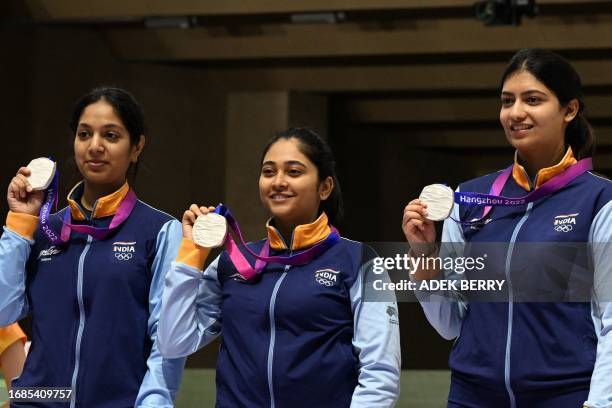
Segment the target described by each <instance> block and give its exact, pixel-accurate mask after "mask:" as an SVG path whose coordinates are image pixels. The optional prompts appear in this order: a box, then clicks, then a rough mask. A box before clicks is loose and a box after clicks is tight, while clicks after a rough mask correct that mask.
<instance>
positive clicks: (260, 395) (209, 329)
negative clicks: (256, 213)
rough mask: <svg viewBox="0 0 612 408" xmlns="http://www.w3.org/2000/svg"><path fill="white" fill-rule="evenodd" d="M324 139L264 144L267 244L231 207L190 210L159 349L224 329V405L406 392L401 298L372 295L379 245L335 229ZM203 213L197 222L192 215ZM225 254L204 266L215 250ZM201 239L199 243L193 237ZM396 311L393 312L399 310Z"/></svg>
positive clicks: (292, 136) (337, 199)
mask: <svg viewBox="0 0 612 408" xmlns="http://www.w3.org/2000/svg"><path fill="white" fill-rule="evenodd" d="M334 167H335V164H334V158H333V156H332V153H331V150H330V148H329V146H328V145H327V144H326V143H325V142H324V141H323V140H322V139H321V138H320V137H319V136H317V135H316V134H315V133H314V132H312V131H311V130H309V129H305V128H292V129H289V130H287V131H286V132H283V133H281V134H280V135H279V136H277V137H275V138H274V139H273V140H272V141H271V142H270V143H269V144H268V145H267V146H266V147H265V149H264V153H263V155H262V161H261V173H260V175H259V192H260V199H261V202H262V204H263V205H264V207H266V209H267V210H268V211H269V212H270V214H271V216H272V218H271V219H270V220H269V221H268V223H267V224H266V229H267V237H268V238H267V239H264V240H261V241H257V242H252V243H249V244H246V245H245V246H242V247H241V248H240V249H239V248H238V247H237V245H236V242H235V241H234V239H233V238H232V236H231V234H227V233H226V224H227V226H229V228H231V229H232V230H234V232H235V233H236V234H237V236H238V237H239V239H240V243H243V242H244V241H243V239H242V237H241V235H240V229H239V227H238V224H237V223H236V221H235V219H234V218H233V216H232V214H231V212H230V211H229V210H228V209H227V208H225V207H224V206H222V205H219V206H218V207H217V208H213V207H200V206H197V205H195V204H194V205H192V206H191V207H190V208H189V210H187V211H186V212H185V214H184V216H183V244H182V246H181V250H180V251H179V255H178V257H177V260H176V262H175V263H174V264H173V267H172V270H171V271H170V273H169V274H168V277H167V278H166V287H165V289H164V295H163V300H162V312H161V317H160V325H159V342H160V350H161V352H162V354H163V355H165V356H166V357H169V358H174V357H182V356H187V355H189V354H191V353H194V352H195V351H197V350H198V349H200V348H201V347H204V346H205V345H206V344H208V343H209V342H210V341H212V340H213V339H214V338H216V337H217V336H219V335H222V343H221V349H220V352H219V358H218V362H217V380H216V382H217V405H216V406H217V407H220V408H222V407H232V408H235V407H270V406H272V407H293V408H295V407H319V408H322V407H330V408H332V407H333V408H337V407H349V406H351V407H391V406H393V405H394V404H395V402H396V399H397V397H398V394H399V376H400V348H399V347H400V346H399V330H398V329H399V328H398V321H397V318H396V317H393V318H391V317H390V315H389V314H388V313H389V310H392V311H394V312H396V310H397V309H396V304H395V302H367V301H366V300H365V299H363V298H362V291H361V279H362V275H363V273H364V269H365V268H367V265H368V261H369V260H370V259H371V258H372V256H373V253H372V252H373V251H372V250H371V249H368V248H367V247H365V246H364V245H363V244H361V243H359V242H354V241H350V240H347V239H345V238H340V236H339V233H338V231H337V230H336V229H335V227H333V224H334V223H335V222H336V221H337V218H338V215H339V213H340V211H341V196H340V188H339V184H338V180H337V178H336V175H335V169H334ZM196 220H197V221H196ZM224 240H225V241H226V242H225V243H226V245H227V248H228V249H227V251H223V252H222V254H221V255H220V256H219V257H218V258H217V259H215V260H214V261H213V262H212V263H211V264H210V265H209V266H208V267H207V268H206V270H205V271H204V272H202V269H203V266H204V262H205V259H206V257H207V255H208V253H209V251H210V247H213V246H220V245H222V244H223V242H224ZM194 241H195V243H194ZM395 315H396V313H395Z"/></svg>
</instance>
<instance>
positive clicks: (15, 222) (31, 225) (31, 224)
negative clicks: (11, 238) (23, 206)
mask: <svg viewBox="0 0 612 408" xmlns="http://www.w3.org/2000/svg"><path fill="white" fill-rule="evenodd" d="M6 227H7V228H8V229H10V230H11V231H13V232H15V233H17V234H19V235H21V236H22V237H24V238H26V239H29V240H33V239H34V232H35V231H36V229H37V228H38V217H37V216H36V215H32V214H26V213H20V212H13V211H9V213H8V215H7V216H6Z"/></svg>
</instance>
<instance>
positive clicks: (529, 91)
mask: <svg viewBox="0 0 612 408" xmlns="http://www.w3.org/2000/svg"><path fill="white" fill-rule="evenodd" d="M534 93H537V94H541V95H546V93H545V92H542V91H540V90H537V89H530V90H528V91H525V92H523V93H521V95H529V94H534ZM501 94H502V96H504V95H508V96H514V94H513V93H512V92H508V91H503V92H502V93H501Z"/></svg>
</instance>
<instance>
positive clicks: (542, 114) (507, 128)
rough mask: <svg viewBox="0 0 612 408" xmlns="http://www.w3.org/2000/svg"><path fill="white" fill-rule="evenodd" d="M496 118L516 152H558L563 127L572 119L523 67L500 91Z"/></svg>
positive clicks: (563, 135)
mask: <svg viewBox="0 0 612 408" xmlns="http://www.w3.org/2000/svg"><path fill="white" fill-rule="evenodd" d="M501 102H502V106H501V110H500V113H499V120H500V122H501V124H502V126H503V128H504V132H505V134H506V138H507V139H508V142H509V143H510V144H511V145H512V146H513V147H514V148H516V149H517V150H518V151H519V153H520V152H524V153H532V152H540V151H558V150H562V149H563V146H564V145H565V128H566V127H567V124H568V123H569V122H570V121H571V120H572V119H573V118H574V116H575V112H574V113H572V112H570V111H571V110H572V109H569V110H568V109H567V108H566V107H562V106H561V105H560V103H559V99H557V96H556V95H555V94H554V93H553V92H552V91H551V90H550V89H548V88H547V87H546V86H545V85H544V84H543V83H542V82H540V81H538V80H537V79H536V78H535V77H534V76H533V75H532V74H531V73H529V72H528V71H525V70H521V71H517V72H516V73H514V74H512V75H510V76H509V77H508V78H507V79H506V81H505V82H504V85H503V89H502V94H501Z"/></svg>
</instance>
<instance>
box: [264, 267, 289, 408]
mask: <svg viewBox="0 0 612 408" xmlns="http://www.w3.org/2000/svg"><path fill="white" fill-rule="evenodd" d="M288 270H289V265H285V271H284V272H283V274H282V275H281V277H280V278H279V279H278V281H277V282H276V284H275V285H274V290H273V291H272V297H271V299H270V312H269V317H270V347H269V348H268V390H269V392H270V408H274V406H275V405H274V386H273V384H272V364H273V362H274V341H275V339H276V322H275V321H274V307H275V305H276V295H277V294H278V288H279V287H280V285H281V283H283V279H285V276H286V275H287V271H288Z"/></svg>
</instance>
